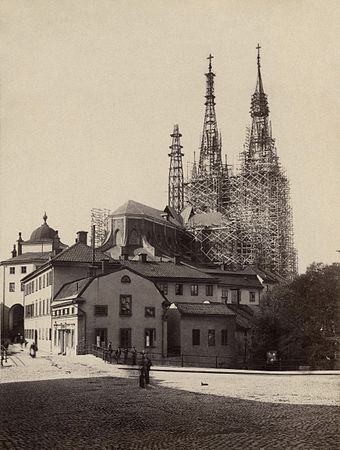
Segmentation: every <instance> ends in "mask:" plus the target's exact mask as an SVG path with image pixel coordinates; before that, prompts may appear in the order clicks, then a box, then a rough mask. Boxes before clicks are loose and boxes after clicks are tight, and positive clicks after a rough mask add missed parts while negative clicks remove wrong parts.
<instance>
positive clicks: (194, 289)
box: [190, 284, 198, 295]
mask: <svg viewBox="0 0 340 450" xmlns="http://www.w3.org/2000/svg"><path fill="white" fill-rule="evenodd" d="M190 292H191V295H198V284H192V285H191V286H190Z"/></svg>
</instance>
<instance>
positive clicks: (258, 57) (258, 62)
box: [256, 44, 261, 67]
mask: <svg viewBox="0 0 340 450" xmlns="http://www.w3.org/2000/svg"><path fill="white" fill-rule="evenodd" d="M260 48H261V47H260V44H257V47H256V50H257V65H258V67H260Z"/></svg>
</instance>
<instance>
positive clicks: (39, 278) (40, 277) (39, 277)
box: [39, 277, 41, 289]
mask: <svg viewBox="0 0 340 450" xmlns="http://www.w3.org/2000/svg"><path fill="white" fill-rule="evenodd" d="M39 289H41V277H39Z"/></svg>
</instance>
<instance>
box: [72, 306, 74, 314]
mask: <svg viewBox="0 0 340 450" xmlns="http://www.w3.org/2000/svg"><path fill="white" fill-rule="evenodd" d="M71 314H74V307H73V306H72V308H71Z"/></svg>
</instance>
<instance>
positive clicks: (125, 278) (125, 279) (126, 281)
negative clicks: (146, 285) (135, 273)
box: [120, 275, 131, 284]
mask: <svg viewBox="0 0 340 450" xmlns="http://www.w3.org/2000/svg"><path fill="white" fill-rule="evenodd" d="M120 282H121V283H124V284H128V283H131V278H130V277H129V276H128V275H124V276H123V277H122V278H121V280H120Z"/></svg>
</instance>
